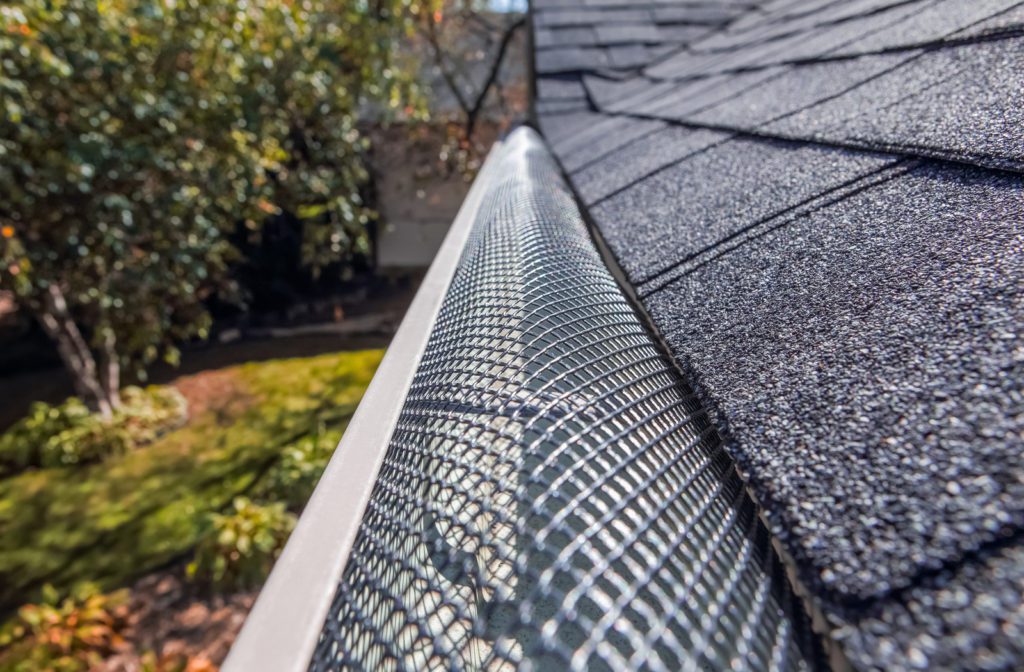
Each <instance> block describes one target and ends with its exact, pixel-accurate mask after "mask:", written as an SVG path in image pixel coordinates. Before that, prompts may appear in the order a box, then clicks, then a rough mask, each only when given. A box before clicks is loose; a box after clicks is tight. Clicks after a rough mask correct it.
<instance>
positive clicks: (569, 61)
mask: <svg viewBox="0 0 1024 672" xmlns="http://www.w3.org/2000/svg"><path fill="white" fill-rule="evenodd" d="M534 63H535V64H536V68H537V72H538V74H553V73H558V72H573V71H579V70H589V69H591V68H594V67H599V66H605V65H608V54H607V52H606V51H605V50H604V49H601V48H599V47H565V48H559V49H544V50H541V51H538V52H537V55H536V58H535V60H534Z"/></svg>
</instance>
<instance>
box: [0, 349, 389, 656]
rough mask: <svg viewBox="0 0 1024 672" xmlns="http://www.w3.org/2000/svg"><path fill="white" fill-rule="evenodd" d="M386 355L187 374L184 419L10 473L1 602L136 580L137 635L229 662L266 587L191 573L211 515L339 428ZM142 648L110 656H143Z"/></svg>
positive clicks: (132, 621) (1, 484)
mask: <svg viewBox="0 0 1024 672" xmlns="http://www.w3.org/2000/svg"><path fill="white" fill-rule="evenodd" d="M381 356H382V351H380V350H358V351H348V352H340V353H328V354H321V355H317V356H314V357H303V358H292V359H277V360H269V361H263V362H250V363H246V364H241V365H237V366H230V367H226V368H220V369H214V370H210V371H204V372H201V373H197V374H194V375H188V376H183V377H180V378H178V379H177V380H174V381H173V383H172V384H173V385H174V386H175V387H177V388H178V389H179V390H180V391H181V392H182V394H183V395H184V396H185V397H186V398H187V399H188V402H189V407H190V419H189V422H188V423H187V424H186V426H184V427H182V428H181V429H178V430H175V431H173V432H171V433H169V434H166V435H164V436H163V437H161V438H159V439H158V440H157V441H156V442H154V443H152V444H150V445H148V446H145V447H143V448H140V449H138V450H136V451H134V452H132V453H129V454H127V455H124V456H120V457H115V458H112V459H108V460H107V461H105V462H104V463H101V464H97V465H91V466H85V467H75V468H63V469H38V470H32V471H28V472H26V473H23V474H20V475H17V476H14V477H11V478H7V479H3V480H0V615H3V616H5V617H6V616H10V615H11V613H13V609H14V608H16V607H17V606H18V605H20V604H22V603H25V602H29V601H33V600H35V599H37V597H38V593H39V590H40V588H41V587H42V586H43V585H44V584H51V585H53V586H55V587H56V588H57V589H58V590H60V591H66V590H68V589H69V588H70V587H71V586H72V585H74V584H76V583H79V582H81V581H86V580H88V581H94V582H97V583H98V584H99V585H100V587H101V588H102V589H103V590H114V589H117V588H121V587H125V586H134V589H133V594H132V597H131V601H130V606H129V612H130V613H129V616H128V618H127V621H128V624H129V628H128V630H127V632H126V633H125V636H126V639H127V641H128V644H129V645H130V646H129V649H131V648H133V647H134V644H135V643H138V645H139V646H140V647H144V648H142V649H140V650H152V651H156V652H157V653H158V654H159V653H166V652H169V653H179V652H181V653H187V654H189V655H195V656H202V657H204V658H207V659H209V660H211V662H213V663H217V662H219V660H220V658H222V657H223V656H224V655H225V654H226V652H227V646H228V644H229V643H230V641H231V639H232V638H233V637H234V634H235V633H236V632H237V629H238V627H240V625H241V621H242V620H243V618H244V614H245V613H246V611H247V610H248V608H249V606H250V605H251V602H252V599H253V597H254V595H255V592H242V593H237V594H232V595H226V596H213V595H210V594H204V593H203V592H202V591H199V590H198V589H196V588H195V587H194V586H191V585H190V584H187V583H186V582H184V578H183V577H184V566H185V564H186V563H187V562H188V560H189V559H190V557H191V553H192V549H193V547H194V546H195V544H196V541H197V539H198V536H199V535H200V533H201V528H202V521H203V520H204V519H205V518H206V514H208V513H210V512H216V511H221V510H223V509H224V508H225V507H227V506H228V505H229V504H230V503H231V502H232V500H233V499H234V498H235V497H236V496H239V495H252V494H253V493H254V492H255V491H257V490H258V489H259V487H260V485H261V483H262V482H263V479H265V477H266V476H267V474H268V473H269V471H270V470H271V469H272V467H273V466H274V465H275V463H276V461H277V460H278V459H279V457H280V455H281V452H282V448H284V447H285V446H288V445H289V444H292V443H294V442H296V441H297V440H299V439H301V438H303V437H305V436H308V435H310V434H314V433H320V434H324V433H336V434H337V435H338V436H340V433H341V431H342V430H343V429H344V427H345V426H346V425H347V423H348V420H349V418H350V417H351V416H352V413H353V412H354V411H355V408H356V405H357V404H358V402H359V399H360V398H361V396H362V393H363V391H364V389H365V387H366V385H368V384H369V381H370V379H371V378H372V376H373V373H374V371H375V370H376V367H377V365H378V363H379V362H380V359H381ZM168 647H169V651H165V649H167V648H168ZM136 653H137V652H136ZM132 655H134V654H133V653H131V652H129V654H126V656H125V657H124V660H123V661H121V663H118V662H117V661H111V665H113V666H112V667H110V668H109V669H110V670H133V669H141V668H139V667H138V660H137V657H136V658H134V659H133V658H132ZM133 660H134V662H133ZM122 663H123V664H122ZM118 665H120V666H118Z"/></svg>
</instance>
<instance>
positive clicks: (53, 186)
mask: <svg viewBox="0 0 1024 672" xmlns="http://www.w3.org/2000/svg"><path fill="white" fill-rule="evenodd" d="M431 5H432V2H431V0H425V1H424V0H375V2H372V3H368V2H365V0H303V1H302V2H294V1H292V0H257V1H255V2H253V1H251V0H218V2H206V1H204V0H21V1H20V2H16V3H5V4H4V5H3V6H0V193H3V195H4V198H3V202H2V203H0V233H2V235H0V289H10V290H13V291H14V292H15V293H16V295H17V297H18V300H19V302H20V303H22V304H23V305H24V306H26V307H27V308H29V309H30V310H32V311H35V312H36V313H37V314H40V313H42V312H43V311H45V310H46V307H45V300H44V298H45V293H46V291H47V288H48V287H50V286H56V287H59V288H60V290H61V291H62V292H63V294H64V295H65V296H66V297H67V303H68V306H69V309H70V312H71V315H72V317H73V319H74V321H75V322H76V323H77V324H78V325H79V327H80V331H82V332H83V333H84V334H85V337H86V338H87V339H90V344H91V347H92V348H94V349H97V348H98V346H99V344H100V342H101V340H102V339H103V338H104V337H105V335H107V334H111V333H112V334H114V335H115V337H116V338H115V339H114V341H116V344H117V349H118V353H119V355H118V356H119V358H120V360H121V361H122V363H123V364H127V365H131V366H133V367H134V368H135V369H136V370H139V371H141V370H143V369H144V368H145V366H146V365H147V364H148V363H150V362H152V361H153V360H154V359H155V358H157V357H159V356H161V355H163V356H164V357H167V358H169V359H173V358H174V357H175V356H176V351H175V349H174V343H175V342H178V341H180V340H182V339H188V338H191V337H195V336H199V337H204V336H205V334H206V331H207V329H208V326H209V318H208V315H207V313H206V311H205V308H204V304H203V301H204V299H205V298H207V297H208V296H209V295H210V294H211V293H213V292H229V291H230V288H229V287H227V285H226V281H225V278H226V273H225V271H226V269H227V267H228V265H229V264H230V263H231V261H232V259H233V257H234V256H235V254H236V252H235V251H234V248H233V247H232V245H231V244H230V242H229V240H228V234H229V233H231V232H233V231H234V230H235V227H236V225H237V223H238V222H246V223H247V225H248V226H249V230H250V231H253V232H255V231H257V230H258V227H257V225H256V223H257V222H258V221H259V220H260V219H262V218H264V217H266V216H267V215H268V214H273V213H277V212H281V211H288V212H291V213H294V214H295V215H297V216H298V217H299V218H301V219H303V220H304V223H305V224H306V226H305V227H304V235H305V241H304V250H305V256H306V260H307V261H308V262H309V263H311V264H314V265H318V264H323V263H324V262H325V261H330V262H336V261H339V260H342V259H344V258H345V255H346V254H349V253H352V252H355V251H360V250H363V249H365V247H366V245H367V238H366V233H365V229H364V225H365V223H366V222H367V221H368V219H369V218H371V217H372V213H371V212H370V211H369V210H368V209H367V207H366V206H365V204H364V203H363V202H362V201H361V199H360V195H359V194H360V188H361V186H362V185H363V183H364V182H365V181H366V179H367V172H366V169H365V164H364V153H365V150H366V140H365V138H364V137H363V135H362V134H361V132H360V130H359V128H358V124H357V122H358V120H359V116H360V114H364V113H366V112H367V111H370V110H372V111H373V112H374V113H375V114H376V115H378V116H383V117H388V116H394V115H405V116H413V117H415V116H417V115H418V114H419V112H418V110H420V109H422V108H421V106H420V105H419V103H418V101H419V98H418V96H417V95H416V91H415V86H414V84H413V78H412V76H411V75H410V74H409V73H410V72H411V69H410V68H408V67H405V66H404V65H403V64H402V63H400V62H399V61H398V57H397V56H396V55H395V53H396V50H395V45H396V42H397V41H398V40H399V39H401V38H402V37H403V36H405V35H406V34H407V33H408V32H409V31H410V30H411V27H412V25H413V22H414V20H415V16H416V15H417V14H418V13H421V12H423V11H429V9H428V8H429V7H430V6H431ZM254 235H255V234H254Z"/></svg>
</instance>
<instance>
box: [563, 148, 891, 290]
mask: <svg viewBox="0 0 1024 672" xmlns="http://www.w3.org/2000/svg"><path fill="white" fill-rule="evenodd" d="M707 133H708V132H707V131H703V132H701V131H692V130H691V131H683V133H682V134H681V135H682V138H693V137H699V138H702V139H704V138H714V139H716V140H718V141H719V144H717V145H715V146H714V147H711V148H710V149H707V151H704V152H701V153H699V154H696V155H693V156H690V158H687V159H686V160H684V161H678V162H677V163H674V165H671V166H670V167H668V168H665V169H664V170H661V171H660V172H655V173H653V174H650V173H651V171H652V170H653V169H656V168H657V167H660V166H663V165H665V162H662V161H660V160H659V159H660V157H659V156H658V154H657V153H653V152H652V155H651V157H650V159H649V161H648V163H647V164H645V165H643V166H641V169H640V170H637V169H632V170H630V171H628V172H626V171H623V172H626V175H632V174H633V173H634V172H635V173H638V174H637V175H636V177H642V176H643V177H645V178H646V179H643V180H642V181H639V182H637V183H636V184H634V185H633V186H631V187H629V188H628V189H625V190H623V191H621V192H620V193H618V194H616V195H615V196H613V197H611V198H608V199H607V200H605V201H602V202H600V203H598V204H597V205H593V206H592V207H591V208H590V211H591V214H592V215H593V216H594V217H595V218H596V219H597V221H599V222H602V224H603V226H602V231H603V232H604V235H605V238H606V239H607V240H608V243H609V244H610V245H611V248H612V250H613V251H614V252H615V254H616V256H617V257H618V259H619V260H620V263H621V264H622V266H623V269H624V270H625V271H626V273H627V274H628V275H629V277H630V279H631V280H633V282H635V283H638V284H639V283H642V282H643V281H644V280H646V279H647V278H649V277H651V276H654V275H657V274H658V273H660V272H662V271H664V270H665V269H667V268H669V267H671V266H673V265H675V264H676V263H679V262H680V261H682V260H683V259H685V258H687V257H689V256H691V255H693V254H696V253H697V252H700V251H701V250H703V249H704V248H706V247H707V246H709V245H711V244H713V243H715V242H716V241H718V240H720V239H722V238H725V237H727V236H731V235H734V234H735V233H736V232H738V231H740V230H742V229H744V228H746V227H748V226H751V225H752V224H754V223H756V222H758V221H760V220H762V219H764V218H766V217H770V216H772V215H774V214H776V213H779V212H783V211H785V210H787V209H789V208H791V207H794V206H796V205H797V204H799V203H801V202H802V201H805V200H807V199H810V198H813V197H814V196H816V195H819V194H821V193H823V192H827V191H830V190H832V189H835V188H837V187H840V186H841V185H843V184H845V183H847V182H850V181H851V180H855V179H857V178H859V177H862V176H864V175H866V174H869V173H873V172H875V171H877V170H879V169H881V168H883V167H885V166H886V165H888V164H891V163H892V161H893V158H892V157H888V156H883V155H873V154H861V153H854V152H847V151H844V150H841V149H834V148H828V147H824V148H823V147H814V146H808V145H801V144H797V143H785V142H773V143H766V142H761V141H757V140H751V139H735V140H730V141H729V142H725V143H721V142H720V141H721V139H723V138H724V137H727V136H724V135H723V134H716V135H714V136H708V135H706V134H707ZM679 141H680V140H679V139H677V140H676V142H679ZM692 142H694V141H693V140H690V141H689V142H688V143H687V144H689V143H692ZM700 144H701V145H702V146H709V145H711V144H712V142H711V141H708V142H706V144H704V143H703V142H702V143H700ZM686 155H687V154H684V153H680V156H686ZM619 160H620V159H619V157H617V156H616V157H611V158H609V159H608V160H607V161H608V162H609V164H610V165H615V164H614V162H615V161H619ZM608 167H609V166H608V165H606V166H605V170H606V171H607V172H609V173H615V174H617V173H618V172H619V166H618V165H616V166H615V170H608ZM645 169H647V170H645ZM590 172H591V173H593V172H596V167H595V168H592V169H590ZM712 175H713V176H718V179H709V176H712ZM581 177H582V174H581ZM610 179H612V178H611V176H608V177H606V178H605V180H610ZM595 180H596V177H589V178H588V181H587V183H586V184H587V185H588V186H587V188H588V189H589V190H595V189H596V187H594V186H591V182H592V181H595ZM598 184H603V183H598ZM605 189H607V187H605ZM598 193H601V192H598ZM583 196H584V199H585V201H586V202H587V203H588V205H589V204H592V203H594V201H595V200H596V199H595V198H592V197H588V196H587V194H583Z"/></svg>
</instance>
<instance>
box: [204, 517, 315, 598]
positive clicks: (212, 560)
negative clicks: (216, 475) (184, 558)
mask: <svg viewBox="0 0 1024 672" xmlns="http://www.w3.org/2000/svg"><path fill="white" fill-rule="evenodd" d="M295 521H296V517H295V514H293V513H290V512H288V511H287V510H286V509H285V505H284V503H283V502H278V503H276V504H265V505H261V504H256V503H254V502H252V501H250V500H248V499H246V498H245V497H237V498H235V501H234V502H233V503H232V509H231V510H230V511H229V512H228V513H226V514H219V513H214V514H211V515H210V516H209V520H208V523H207V524H208V529H207V531H206V533H205V534H204V536H203V538H202V539H201V540H200V541H199V545H198V546H197V548H196V554H195V559H194V560H193V561H192V562H191V563H189V566H188V576H189V578H190V579H192V580H193V581H195V582H197V583H202V584H205V585H207V586H209V587H210V588H213V589H214V590H217V591H222V590H225V591H226V590H233V589H237V588H251V587H252V586H256V585H259V584H260V583H262V582H263V580H264V579H265V578H266V577H267V574H269V573H270V568H271V567H273V565H274V560H276V559H277V556H278V554H280V552H281V549H283V548H284V544H285V542H286V541H288V535H290V534H291V532H292V530H293V529H294V528H295Z"/></svg>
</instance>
